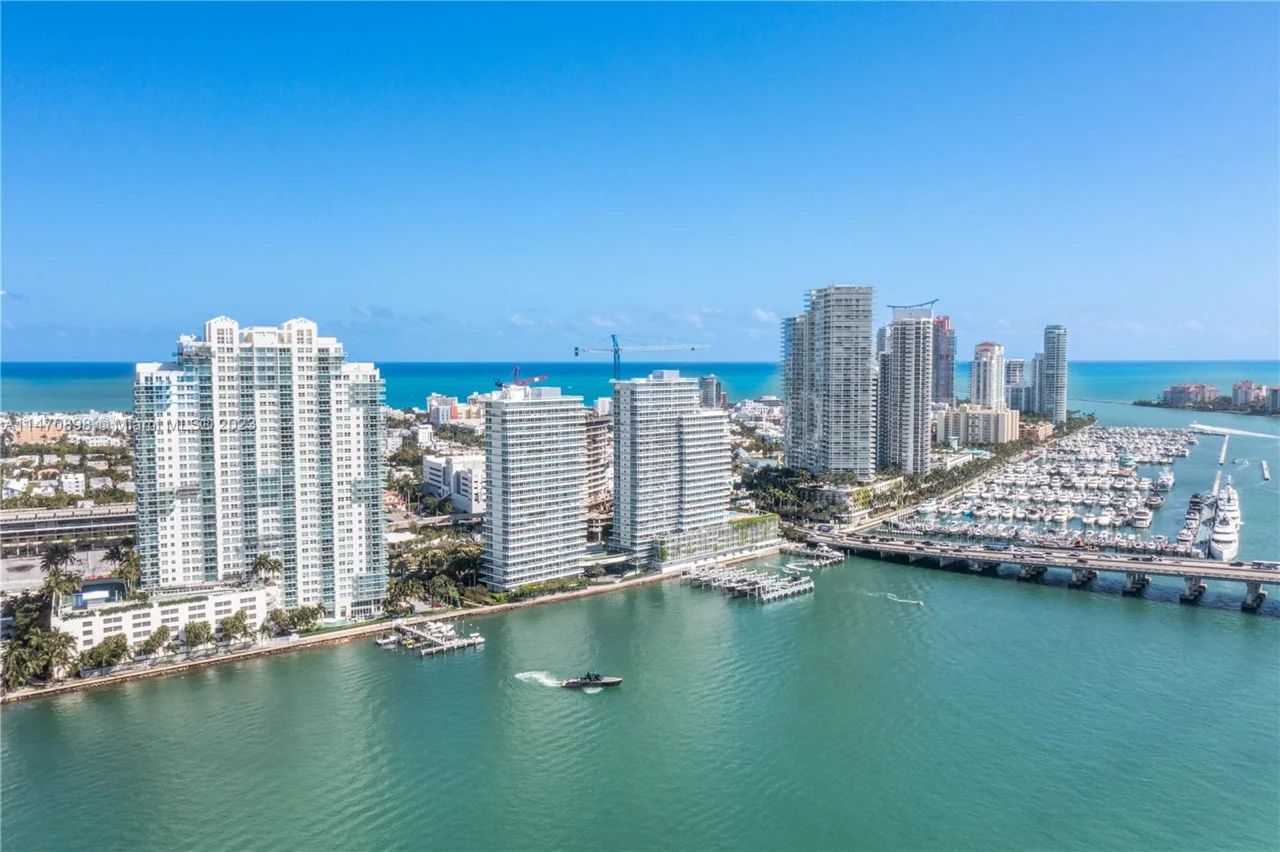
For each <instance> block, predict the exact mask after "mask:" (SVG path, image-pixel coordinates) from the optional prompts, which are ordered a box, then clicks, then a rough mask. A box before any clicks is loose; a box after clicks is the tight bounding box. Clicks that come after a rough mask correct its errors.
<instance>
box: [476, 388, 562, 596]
mask: <svg viewBox="0 0 1280 852" xmlns="http://www.w3.org/2000/svg"><path fill="white" fill-rule="evenodd" d="M586 415H587V410H586V409H585V408H584V407H583V405H582V397H580V396H561V395H560V389H559V388H552V387H525V386H520V385H508V386H507V387H504V388H502V389H501V390H498V391H494V392H493V393H490V394H489V395H487V396H486V397H485V398H484V461H485V467H484V475H485V491H486V493H487V499H488V507H487V509H486V511H485V516H484V569H483V573H482V575H481V579H482V580H483V581H484V583H485V585H486V586H488V587H489V588H491V589H494V590H495V591H510V590H512V589H517V588H519V587H520V586H523V585H526V584H528V583H541V582H545V581H547V580H555V579H559V578H561V577H576V576H578V575H579V574H581V573H582V556H583V553H584V552H585V551H586V546H587V506H586V488H587V477H586V454H587V449H586Z"/></svg>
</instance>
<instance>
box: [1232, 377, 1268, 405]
mask: <svg viewBox="0 0 1280 852" xmlns="http://www.w3.org/2000/svg"><path fill="white" fill-rule="evenodd" d="M1266 401H1267V386H1266V385H1260V384H1257V383H1256V382H1254V381H1252V380H1250V379H1244V380H1243V381H1239V382H1236V383H1235V384H1234V385H1232V386H1231V404H1232V405H1234V406H1236V407H1237V408H1248V407H1249V406H1252V405H1265V404H1266Z"/></svg>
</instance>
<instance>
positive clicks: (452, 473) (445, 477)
mask: <svg viewBox="0 0 1280 852" xmlns="http://www.w3.org/2000/svg"><path fill="white" fill-rule="evenodd" d="M422 488H423V490H424V491H426V493H428V494H430V495H431V496H432V497H448V498H449V502H450V503H452V504H453V508H454V509H455V510H456V511H458V512H468V513H473V514H474V513H479V512H483V511H484V505H485V503H484V495H485V491H484V455H483V454H482V453H461V454H458V455H447V456H423V457H422Z"/></svg>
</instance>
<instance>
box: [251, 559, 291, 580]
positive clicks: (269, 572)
mask: <svg viewBox="0 0 1280 852" xmlns="http://www.w3.org/2000/svg"><path fill="white" fill-rule="evenodd" d="M250 570H252V571H253V575H254V576H255V577H259V578H261V579H262V580H263V581H264V582H265V581H266V580H268V579H271V578H272V577H279V576H280V575H282V574H283V573H284V563H282V562H281V561H280V560H279V559H276V558H275V557H274V556H272V555H271V554H270V553H259V554H258V555H257V556H255V557H253V565H252V566H250Z"/></svg>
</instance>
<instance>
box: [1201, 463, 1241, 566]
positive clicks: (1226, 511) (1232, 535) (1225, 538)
mask: <svg viewBox="0 0 1280 852" xmlns="http://www.w3.org/2000/svg"><path fill="white" fill-rule="evenodd" d="M1242 523H1244V520H1243V519H1242V518H1241V516H1240V495H1239V494H1237V493H1236V489H1235V487H1234V486H1233V485H1232V484H1231V477H1229V476H1228V477H1227V485H1226V487H1225V488H1223V489H1222V491H1221V492H1219V493H1218V510H1217V513H1216V514H1215V515H1214V518H1213V531H1212V532H1211V533H1210V534H1209V555H1210V556H1213V557H1214V558H1215V559H1221V560H1222V561H1223V562H1230V561H1231V560H1233V559H1235V558H1236V554H1238V553H1239V552H1240V525H1241V524H1242Z"/></svg>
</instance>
